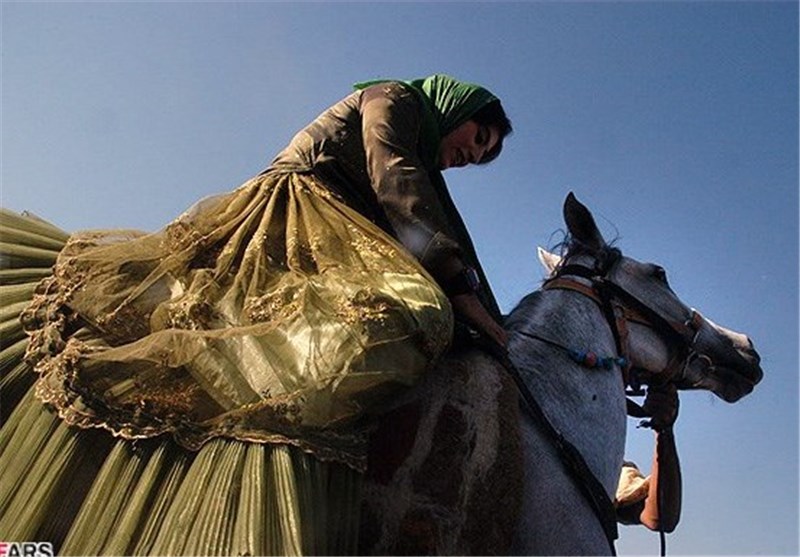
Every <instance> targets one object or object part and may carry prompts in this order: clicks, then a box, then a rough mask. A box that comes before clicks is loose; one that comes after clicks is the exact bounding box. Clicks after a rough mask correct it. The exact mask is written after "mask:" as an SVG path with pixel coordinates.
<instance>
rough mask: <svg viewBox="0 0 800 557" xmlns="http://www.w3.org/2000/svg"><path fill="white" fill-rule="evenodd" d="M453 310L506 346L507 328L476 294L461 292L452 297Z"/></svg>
mask: <svg viewBox="0 0 800 557" xmlns="http://www.w3.org/2000/svg"><path fill="white" fill-rule="evenodd" d="M450 303H451V304H453V310H454V311H455V312H456V314H457V315H459V316H460V317H462V318H463V319H464V320H465V321H466V322H467V323H469V324H470V325H472V326H473V327H475V328H476V329H478V331H480V332H481V333H484V334H485V335H486V336H488V337H489V338H490V339H492V340H493V341H494V342H496V343H497V344H499V345H500V346H502V347H503V348H506V347H507V345H508V337H507V335H506V331H505V329H503V327H501V326H500V324H499V323H498V322H497V321H495V320H494V319H493V318H492V316H491V315H489V312H488V311H486V308H484V307H483V304H481V301H480V300H479V299H478V296H477V295H475V294H459V295H457V296H453V297H451V298H450Z"/></svg>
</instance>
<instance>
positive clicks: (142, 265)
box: [23, 172, 452, 469]
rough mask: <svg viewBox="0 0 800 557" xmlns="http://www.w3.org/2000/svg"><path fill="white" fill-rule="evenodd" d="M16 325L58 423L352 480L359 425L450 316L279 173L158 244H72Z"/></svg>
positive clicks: (373, 236) (438, 297)
mask: <svg viewBox="0 0 800 557" xmlns="http://www.w3.org/2000/svg"><path fill="white" fill-rule="evenodd" d="M23 322H24V323H25V326H26V328H27V330H28V332H29V334H30V336H31V339H30V340H31V342H30V345H29V347H28V353H27V358H28V361H29V362H30V363H31V364H33V365H34V366H35V370H36V371H37V372H38V373H39V376H40V377H39V380H38V383H37V387H36V393H37V396H38V397H39V398H40V400H42V401H44V402H46V403H48V404H50V405H52V406H53V407H54V408H56V409H57V411H58V413H59V416H60V417H61V418H62V419H63V420H64V421H65V422H66V423H67V424H69V425H75V426H79V427H83V428H89V427H102V428H106V429H108V430H111V431H112V432H114V433H115V434H116V435H118V436H121V437H123V438H129V439H130V438H143V437H153V436H156V435H159V434H162V433H171V434H172V435H173V436H174V438H175V439H176V441H177V442H178V443H180V444H181V445H183V446H185V447H187V448H190V449H198V448H199V447H201V446H202V445H203V444H204V443H206V442H207V441H209V440H210V439H212V438H218V437H223V438H233V439H239V440H245V441H255V442H259V443H288V444H291V445H295V446H298V447H300V448H302V449H303V450H306V451H310V452H313V453H314V454H315V456H317V457H318V458H320V459H322V460H336V461H339V462H344V463H346V464H348V465H350V466H351V467H354V468H357V469H360V468H363V466H364V462H365V461H364V453H365V434H366V429H365V428H366V427H367V424H368V422H369V420H368V418H369V416H370V414H372V413H374V412H377V411H379V410H380V408H381V406H382V405H383V404H384V403H385V402H386V399H387V397H388V396H390V395H392V394H393V393H396V392H397V391H398V389H401V388H403V387H406V386H408V385H411V384H412V383H413V382H414V381H415V380H416V379H417V377H418V376H419V375H420V374H421V373H423V372H424V371H425V370H426V369H427V368H428V366H429V365H431V363H432V362H434V361H436V360H437V359H438V357H439V356H440V355H441V354H442V353H443V351H444V350H445V349H446V347H447V344H448V342H449V339H450V335H451V331H452V312H451V310H450V307H449V304H448V301H447V299H446V297H445V296H444V294H443V293H442V292H441V291H440V290H439V288H438V287H437V286H436V285H435V283H434V281H433V280H432V279H431V278H430V276H429V275H427V273H426V272H425V271H424V270H423V269H422V267H421V266H420V265H419V264H418V263H417V262H416V260H414V258H413V257H411V256H410V255H409V254H407V252H406V251H405V250H404V249H403V248H402V247H401V246H400V245H399V244H398V243H396V242H394V241H393V240H392V239H391V238H389V237H388V236H387V235H386V234H385V233H383V232H382V231H381V230H380V229H379V228H377V227H376V226H374V225H373V224H372V223H370V222H369V221H368V220H366V219H365V218H363V217H361V216H360V215H359V214H357V213H355V212H354V211H352V210H351V209H349V208H348V207H346V206H345V205H344V204H343V203H341V202H339V201H338V200H337V199H335V198H334V197H333V196H332V195H331V194H330V193H329V192H328V191H327V190H326V189H324V188H323V187H322V186H320V185H319V184H318V183H317V182H316V181H315V179H314V178H313V177H312V176H311V175H306V174H299V173H277V172H272V173H267V174H265V175H262V176H259V177H257V178H254V179H253V180H250V181H249V182H247V183H246V184H244V185H243V186H242V187H240V188H239V189H237V190H235V191H234V192H232V193H228V194H223V195H220V196H215V197H212V198H208V199H206V200H203V201H201V202H199V203H198V204H196V205H195V206H194V207H192V208H191V209H190V210H189V211H187V212H186V213H184V214H183V215H181V216H180V217H179V218H178V219H176V220H175V221H174V222H172V223H171V224H169V225H168V226H167V227H166V228H164V229H163V230H161V231H159V232H157V233H154V234H143V233H139V232H134V231H100V232H98V231H95V232H85V233H81V234H76V235H74V236H72V237H71V238H70V240H69V242H68V244H67V246H66V247H65V248H64V250H63V251H62V252H61V254H60V255H59V258H58V261H57V264H56V267H55V271H54V274H53V276H52V277H50V278H48V279H45V281H43V282H42V283H41V284H40V286H39V288H38V290H37V294H36V296H35V297H34V302H33V304H32V305H31V307H30V308H29V309H28V310H27V311H26V312H25V313H24V315H23Z"/></svg>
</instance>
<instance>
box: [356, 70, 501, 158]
mask: <svg viewBox="0 0 800 557" xmlns="http://www.w3.org/2000/svg"><path fill="white" fill-rule="evenodd" d="M387 81H398V80H390V79H379V80H375V81H365V82H361V83H356V84H355V88H356V89H365V88H367V87H369V86H371V85H375V84H378V83H386V82H387ZM400 83H403V84H405V85H406V86H407V87H408V88H409V89H410V90H412V91H414V92H415V93H416V94H417V95H418V97H419V98H420V100H421V101H422V106H423V113H422V124H421V129H420V145H419V153H418V154H419V156H420V158H421V159H422V162H423V163H424V164H425V166H426V167H427V168H428V169H429V170H435V169H436V168H437V166H438V162H439V161H438V158H439V143H441V141H442V137H444V136H445V135H447V134H448V133H450V132H451V131H453V130H454V129H456V128H457V127H458V126H460V125H461V124H463V123H464V122H466V121H467V120H469V119H470V117H471V116H472V115H473V114H475V113H476V112H477V111H478V110H480V109H481V108H483V107H484V106H486V105H487V104H489V103H490V102H492V101H495V100H497V97H495V96H494V95H493V94H492V93H490V92H489V91H488V90H486V89H485V88H484V87H481V86H480V85H475V84H473V83H465V82H463V81H458V80H457V79H454V78H452V77H450V76H448V75H444V74H435V75H432V76H429V77H425V78H421V79H414V80H411V81H400Z"/></svg>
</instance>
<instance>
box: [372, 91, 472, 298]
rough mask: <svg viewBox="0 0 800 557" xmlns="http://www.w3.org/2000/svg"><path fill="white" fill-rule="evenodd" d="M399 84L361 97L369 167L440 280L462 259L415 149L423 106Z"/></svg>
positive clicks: (393, 214)
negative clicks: (421, 107)
mask: <svg viewBox="0 0 800 557" xmlns="http://www.w3.org/2000/svg"><path fill="white" fill-rule="evenodd" d="M418 102H419V101H418V100H417V99H416V97H414V96H413V93H411V92H409V91H407V90H406V89H404V88H403V87H402V86H401V85H399V84H397V83H388V84H381V85H375V86H372V87H370V88H369V89H366V90H365V91H364V94H363V96H362V100H361V115H362V134H363V140H364V150H365V152H366V158H367V171H368V173H369V176H370V181H371V183H372V187H373V188H374V189H375V192H376V194H377V196H378V201H379V203H380V204H381V206H382V207H383V209H384V211H385V213H386V216H387V218H388V219H389V223H390V224H391V225H392V227H393V228H394V231H395V233H396V234H397V237H398V239H399V240H400V242H402V244H403V245H404V246H406V248H407V249H408V250H409V251H410V252H411V253H412V254H413V255H414V256H415V257H416V258H417V259H418V260H419V261H420V263H421V264H422V266H423V267H425V268H426V269H427V270H428V272H430V273H431V274H432V275H433V277H434V278H436V280H438V281H439V282H440V283H441V282H442V281H443V280H445V279H447V278H450V277H452V276H453V275H455V274H456V273H457V272H458V271H460V270H461V269H462V268H463V267H464V264H463V263H462V260H461V255H462V252H461V248H460V246H459V245H458V243H457V242H456V241H455V240H453V237H452V233H451V232H450V230H449V226H448V223H447V218H446V217H445V215H444V211H443V210H442V207H441V205H440V203H439V200H438V198H437V196H436V192H435V191H434V189H433V186H432V185H431V181H430V178H429V177H428V171H427V169H426V168H425V167H424V166H423V164H422V161H421V160H420V158H419V155H418V154H417V143H418V139H419V130H420V107H419V104H418Z"/></svg>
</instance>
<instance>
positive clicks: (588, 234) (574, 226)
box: [564, 192, 606, 251]
mask: <svg viewBox="0 0 800 557" xmlns="http://www.w3.org/2000/svg"><path fill="white" fill-rule="evenodd" d="M564 222H566V224H567V229H568V230H569V233H570V234H571V235H572V237H573V238H574V239H575V240H577V241H578V242H580V243H581V244H583V245H584V246H586V247H589V248H592V249H594V250H597V251H599V250H601V249H603V248H604V247H605V245H606V241H605V240H604V239H603V235H602V234H600V230H599V229H598V228H597V224H595V222H594V217H593V216H592V213H591V212H590V211H589V209H587V208H586V206H585V205H583V203H581V202H580V201H578V200H577V199H576V198H575V194H573V193H572V192H569V194H568V195H567V199H566V200H565V201H564Z"/></svg>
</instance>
